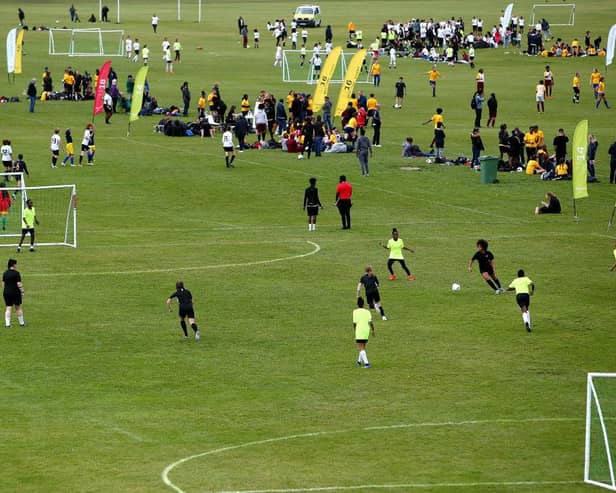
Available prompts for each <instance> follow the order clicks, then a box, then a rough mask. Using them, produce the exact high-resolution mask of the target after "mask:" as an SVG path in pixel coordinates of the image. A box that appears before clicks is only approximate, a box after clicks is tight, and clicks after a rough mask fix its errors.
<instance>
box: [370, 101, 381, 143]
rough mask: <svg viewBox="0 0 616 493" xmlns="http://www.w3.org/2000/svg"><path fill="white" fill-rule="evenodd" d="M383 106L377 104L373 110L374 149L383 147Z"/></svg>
mask: <svg viewBox="0 0 616 493" xmlns="http://www.w3.org/2000/svg"><path fill="white" fill-rule="evenodd" d="M381 123H382V121H381V105H380V104H378V103H377V105H376V106H375V107H374V110H372V130H373V131H374V134H373V135H372V145H373V146H374V147H381Z"/></svg>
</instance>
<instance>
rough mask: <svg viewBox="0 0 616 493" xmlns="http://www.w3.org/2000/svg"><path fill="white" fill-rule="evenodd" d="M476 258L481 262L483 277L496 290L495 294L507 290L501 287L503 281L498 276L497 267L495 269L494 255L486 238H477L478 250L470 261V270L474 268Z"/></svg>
mask: <svg viewBox="0 0 616 493" xmlns="http://www.w3.org/2000/svg"><path fill="white" fill-rule="evenodd" d="M475 260H476V261H477V263H478V264H479V272H480V273H481V277H483V279H484V280H485V282H487V283H488V286H490V287H491V288H492V289H493V290H494V294H501V293H502V292H504V291H505V290H504V289H503V288H502V287H501V283H500V281H499V280H498V277H497V276H496V269H494V255H492V252H491V251H489V250H488V242H487V241H486V240H477V251H476V252H475V255H473V257H472V258H471V259H470V261H469V262H468V271H469V272H470V271H471V270H472V268H473V262H474V261H475Z"/></svg>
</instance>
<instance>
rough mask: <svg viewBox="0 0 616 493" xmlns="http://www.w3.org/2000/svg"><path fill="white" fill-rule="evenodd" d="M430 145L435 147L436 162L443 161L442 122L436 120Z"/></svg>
mask: <svg viewBox="0 0 616 493" xmlns="http://www.w3.org/2000/svg"><path fill="white" fill-rule="evenodd" d="M430 147H435V148H436V162H437V163H444V162H445V152H444V151H445V131H444V130H443V123H442V122H438V123H437V124H436V128H435V129H434V138H433V139H432V144H431V145H430Z"/></svg>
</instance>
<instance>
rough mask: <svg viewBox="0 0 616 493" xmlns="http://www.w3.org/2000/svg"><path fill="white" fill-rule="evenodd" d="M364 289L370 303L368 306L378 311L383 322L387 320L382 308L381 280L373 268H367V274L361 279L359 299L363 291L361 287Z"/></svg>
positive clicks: (358, 289)
mask: <svg viewBox="0 0 616 493" xmlns="http://www.w3.org/2000/svg"><path fill="white" fill-rule="evenodd" d="M362 286H363V287H364V289H365V290H366V301H368V306H369V307H370V308H371V309H372V308H374V309H375V310H378V311H379V312H380V314H381V318H382V319H383V320H387V317H386V316H385V310H384V309H383V307H382V306H381V295H380V294H379V280H378V279H377V277H376V275H375V274H374V271H373V270H372V266H370V265H369V266H368V267H366V273H365V274H364V275H363V276H361V278H360V279H359V283H358V284H357V298H359V293H360V291H361V287H362Z"/></svg>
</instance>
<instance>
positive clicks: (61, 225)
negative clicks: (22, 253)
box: [0, 174, 77, 248]
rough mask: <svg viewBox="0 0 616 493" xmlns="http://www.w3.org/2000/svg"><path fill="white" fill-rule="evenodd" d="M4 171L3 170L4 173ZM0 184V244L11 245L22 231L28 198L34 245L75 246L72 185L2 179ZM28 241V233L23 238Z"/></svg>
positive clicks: (74, 193) (75, 211) (75, 189)
mask: <svg viewBox="0 0 616 493" xmlns="http://www.w3.org/2000/svg"><path fill="white" fill-rule="evenodd" d="M5 175H6V174H5ZM6 178H7V177H6V176H5V177H4V180H5V181H3V182H2V183H4V185H5V186H4V187H1V186H0V246H9V247H15V246H17V245H18V243H19V238H20V237H21V231H22V227H23V224H22V219H23V217H24V211H25V209H26V207H27V205H26V201H27V200H28V199H30V200H32V204H33V207H34V209H35V211H36V218H37V220H38V221H39V224H38V225H35V229H34V230H35V246H56V245H57V246H69V247H73V248H77V188H76V186H75V185H47V186H36V187H29V186H24V185H23V182H22V184H21V186H17V182H16V181H6ZM24 244H25V245H29V244H30V237H29V236H27V237H26V239H25V240H24Z"/></svg>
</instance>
